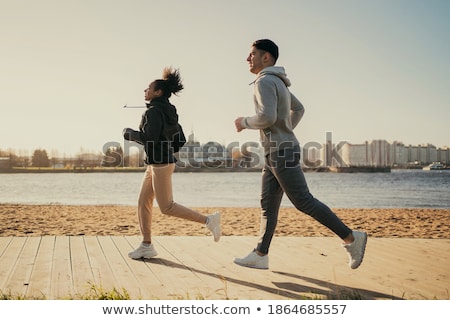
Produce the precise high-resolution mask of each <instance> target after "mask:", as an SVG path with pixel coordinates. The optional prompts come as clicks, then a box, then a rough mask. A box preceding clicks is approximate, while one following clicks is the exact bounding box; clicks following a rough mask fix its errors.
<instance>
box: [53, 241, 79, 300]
mask: <svg viewBox="0 0 450 320" xmlns="http://www.w3.org/2000/svg"><path fill="white" fill-rule="evenodd" d="M52 260H53V268H52V275H51V280H50V283H51V287H50V297H49V299H67V298H71V297H73V294H74V290H73V278H72V265H71V257H70V237H67V236H58V237H56V240H55V247H54V254H53V259H52Z"/></svg>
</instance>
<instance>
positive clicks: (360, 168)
mask: <svg viewBox="0 0 450 320" xmlns="http://www.w3.org/2000/svg"><path fill="white" fill-rule="evenodd" d="M145 169H146V167H84V166H76V167H73V168H51V167H50V168H43V167H41V168H38V167H27V168H18V167H15V168H0V174H2V173H3V174H14V173H128V172H144V171H145ZM395 169H417V170H422V167H417V168H416V167H415V168H395ZM261 170H262V168H259V167H252V168H241V167H238V168H227V167H201V168H194V167H185V168H183V167H178V166H177V167H175V172H193V173H195V172H261ZM303 171H304V172H331V173H353V172H364V173H372V172H373V173H376V172H387V173H388V172H391V167H389V166H348V167H316V168H312V167H311V168H310V167H304V168H303Z"/></svg>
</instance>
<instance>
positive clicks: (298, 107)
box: [291, 93, 305, 129]
mask: <svg viewBox="0 0 450 320" xmlns="http://www.w3.org/2000/svg"><path fill="white" fill-rule="evenodd" d="M304 114H305V107H303V104H302V103H301V102H300V100H298V99H297V97H296V96H294V95H293V94H292V93H291V123H292V129H294V128H295V127H296V126H297V125H298V124H299V122H300V120H302V118H303V115H304Z"/></svg>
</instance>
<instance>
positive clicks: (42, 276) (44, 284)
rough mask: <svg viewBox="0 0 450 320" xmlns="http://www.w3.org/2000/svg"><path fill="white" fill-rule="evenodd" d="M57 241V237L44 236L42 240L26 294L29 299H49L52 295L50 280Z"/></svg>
mask: <svg viewBox="0 0 450 320" xmlns="http://www.w3.org/2000/svg"><path fill="white" fill-rule="evenodd" d="M55 241H56V237H55V236H44V237H42V238H41V242H40V245H39V249H38V252H37V254H36V260H35V265H34V268H33V272H32V273H31V275H30V280H29V285H28V290H27V292H26V296H27V297H29V298H32V299H40V298H42V299H49V297H50V295H51V292H50V279H51V275H52V267H53V249H54V247H55Z"/></svg>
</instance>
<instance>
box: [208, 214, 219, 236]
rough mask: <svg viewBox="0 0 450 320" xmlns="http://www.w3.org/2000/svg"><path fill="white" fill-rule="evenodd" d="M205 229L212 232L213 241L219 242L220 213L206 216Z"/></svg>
mask: <svg viewBox="0 0 450 320" xmlns="http://www.w3.org/2000/svg"><path fill="white" fill-rule="evenodd" d="M206 228H208V230H209V231H211V232H212V234H213V236H214V241H215V242H217V241H219V239H220V235H221V234H222V230H221V227H220V212H216V213H214V214H211V215H209V216H208V222H207V223H206Z"/></svg>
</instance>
